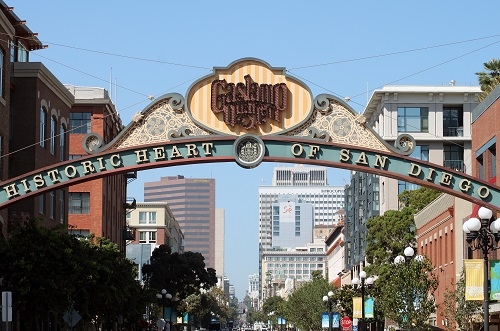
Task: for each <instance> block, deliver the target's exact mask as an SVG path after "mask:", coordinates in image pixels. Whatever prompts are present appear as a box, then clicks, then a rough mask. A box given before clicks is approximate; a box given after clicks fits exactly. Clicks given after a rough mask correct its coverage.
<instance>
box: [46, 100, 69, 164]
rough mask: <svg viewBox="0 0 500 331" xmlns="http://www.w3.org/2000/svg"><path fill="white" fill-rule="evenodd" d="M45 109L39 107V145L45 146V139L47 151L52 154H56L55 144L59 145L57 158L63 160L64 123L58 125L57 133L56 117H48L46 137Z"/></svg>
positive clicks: (64, 151)
mask: <svg viewBox="0 0 500 331" xmlns="http://www.w3.org/2000/svg"><path fill="white" fill-rule="evenodd" d="M47 115H48V114H47V110H46V109H45V108H44V107H42V108H40V137H39V138H40V147H43V148H46V146H47V141H48V145H49V151H50V153H51V154H52V155H56V145H57V144H58V145H59V159H60V160H61V161H64V159H65V154H66V139H67V135H66V128H65V126H64V124H60V125H59V133H58V132H57V118H56V117H55V116H51V117H50V124H49V125H50V132H49V136H48V137H47ZM57 137H59V138H57Z"/></svg>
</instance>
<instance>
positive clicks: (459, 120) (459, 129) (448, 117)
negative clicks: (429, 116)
mask: <svg viewBox="0 0 500 331" xmlns="http://www.w3.org/2000/svg"><path fill="white" fill-rule="evenodd" d="M463 114H464V111H463V108H462V107H461V106H460V107H443V136H448V137H461V136H463V134H464V133H463V130H464V119H463V117H464V116H463Z"/></svg>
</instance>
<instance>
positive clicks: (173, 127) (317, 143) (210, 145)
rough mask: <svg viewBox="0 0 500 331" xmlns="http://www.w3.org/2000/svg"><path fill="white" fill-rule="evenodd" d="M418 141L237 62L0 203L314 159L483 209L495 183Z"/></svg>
mask: <svg viewBox="0 0 500 331" xmlns="http://www.w3.org/2000/svg"><path fill="white" fill-rule="evenodd" d="M414 145H415V141H414V140H413V138H412V137H411V136H408V135H402V136H400V137H398V139H397V142H396V144H395V146H391V145H389V144H387V143H386V142H385V141H384V140H383V139H381V137H380V136H378V134H377V133H376V132H375V131H373V130H372V129H371V128H370V127H368V126H367V125H365V118H364V117H363V116H362V115H360V114H357V113H356V112H355V111H354V110H353V109H352V108H350V107H349V105H347V104H346V103H345V102H344V101H343V100H340V99H339V98H337V97H335V96H332V95H328V94H320V95H318V96H316V97H313V96H312V93H311V91H310V90H309V88H308V87H307V86H306V85H305V84H303V83H302V82H300V81H298V80H297V79H295V78H293V77H289V76H287V75H286V73H285V70H284V69H283V68H273V67H270V66H269V65H268V64H267V63H265V62H263V61H261V60H258V59H253V58H246V59H241V60H238V61H236V62H233V63H232V64H230V65H229V66H228V67H225V68H214V73H213V74H211V75H209V76H207V77H204V78H202V79H200V80H199V81H197V82H195V83H194V84H193V85H192V86H191V87H190V88H189V89H188V92H187V94H186V96H185V97H183V96H182V95H180V94H177V93H172V94H167V95H164V96H162V97H161V98H159V99H157V100H155V101H154V102H152V103H151V104H150V105H148V106H147V107H146V108H145V109H144V110H143V111H142V112H140V113H137V114H135V115H134V116H133V118H132V121H131V123H130V124H129V125H128V126H127V127H126V128H124V130H123V131H122V132H121V133H120V134H119V135H118V136H117V137H116V138H115V139H114V140H113V141H112V142H110V143H109V144H107V145H103V144H102V139H101V137H99V136H98V135H97V134H93V133H91V134H88V135H87V137H86V138H85V140H84V147H85V148H86V150H87V152H88V156H86V157H82V158H80V159H73V160H70V161H66V162H61V163H58V164H54V165H53V166H49V167H46V168H43V169H37V170H35V171H33V172H30V173H28V174H25V175H23V176H19V177H17V178H13V179H10V180H7V181H4V182H1V183H0V208H2V207H6V206H8V205H10V204H12V203H14V202H16V201H19V200H20V199H24V198H27V197H30V196H34V195H37V194H40V193H43V192H45V191H50V190H54V189H57V188H61V187H65V186H69V185H73V184H76V183H79V182H83V181H88V180H92V179H96V178H100V177H104V176H108V175H112V174H117V173H126V172H130V171H137V170H145V169H152V168H158V167H168V166H176V165H183V164H194V163H213V162H236V163H238V164H239V165H240V166H242V167H244V168H254V167H257V166H258V165H259V164H260V163H261V162H288V163H302V164H314V165H321V166H327V167H336V168H343V169H349V170H356V171H362V172H368V173H374V174H378V175H381V176H386V177H390V178H395V179H399V180H404V181H408V182H411V183H415V184H418V185H421V186H427V187H431V188H434V189H437V190H440V191H442V192H446V193H449V194H452V195H454V196H457V197H460V198H463V199H465V200H469V201H471V202H474V203H478V204H482V205H485V206H488V207H490V208H492V209H495V210H497V209H498V206H500V188H499V187H497V186H495V185H491V184H488V183H487V182H484V181H481V180H479V179H477V178H474V177H471V176H468V175H466V174H464V173H461V172H457V171H454V170H452V169H449V168H445V167H442V166H439V165H435V164H432V163H428V162H424V161H420V160H417V159H414V158H411V157H409V156H408V155H409V154H411V152H412V149H413V147H414Z"/></svg>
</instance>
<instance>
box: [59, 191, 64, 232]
mask: <svg viewBox="0 0 500 331" xmlns="http://www.w3.org/2000/svg"><path fill="white" fill-rule="evenodd" d="M64 196H65V192H64V190H59V223H61V224H64V217H65V215H66V213H65V211H66V210H65V209H66V200H65V197H64Z"/></svg>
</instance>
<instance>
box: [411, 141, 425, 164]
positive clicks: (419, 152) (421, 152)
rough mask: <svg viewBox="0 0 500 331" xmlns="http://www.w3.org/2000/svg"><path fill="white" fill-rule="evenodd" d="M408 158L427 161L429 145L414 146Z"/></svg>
mask: <svg viewBox="0 0 500 331" xmlns="http://www.w3.org/2000/svg"><path fill="white" fill-rule="evenodd" d="M410 157H413V158H415V159H419V160H422V161H429V145H416V146H415V149H414V150H413V152H412V153H411V155H410Z"/></svg>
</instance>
